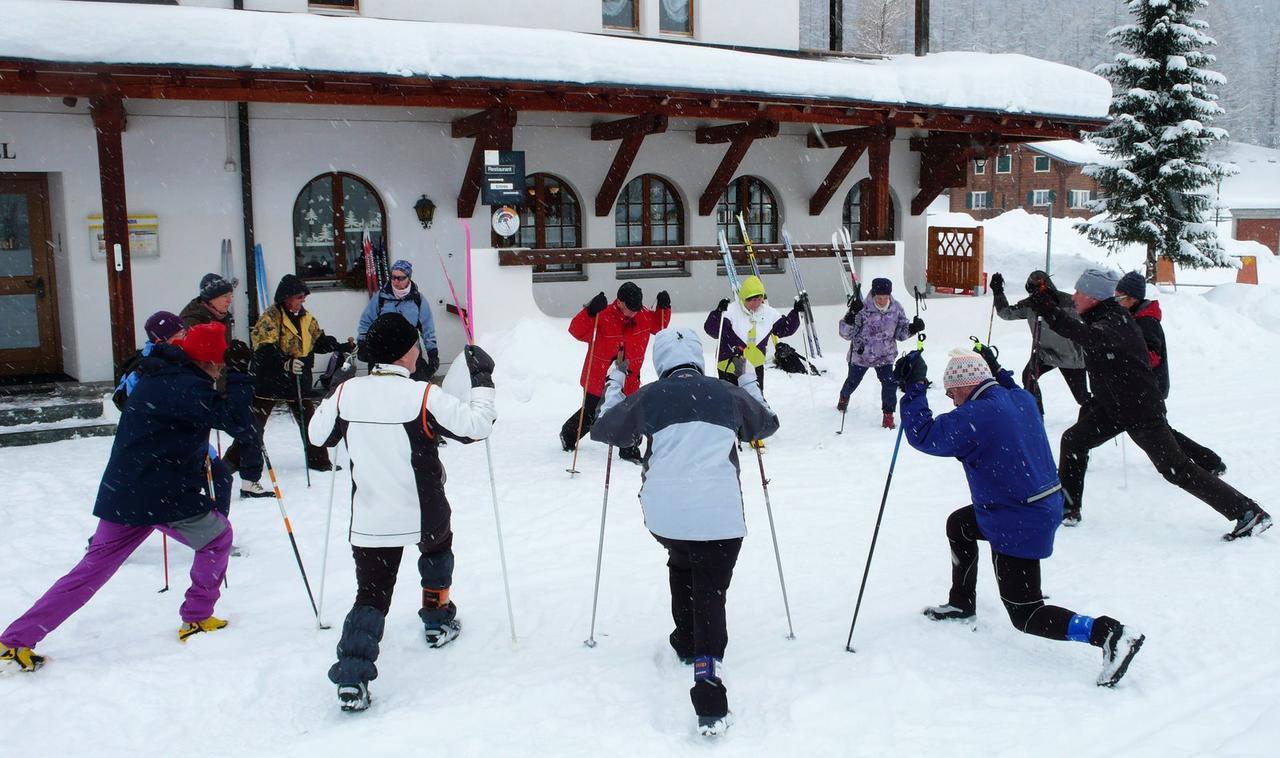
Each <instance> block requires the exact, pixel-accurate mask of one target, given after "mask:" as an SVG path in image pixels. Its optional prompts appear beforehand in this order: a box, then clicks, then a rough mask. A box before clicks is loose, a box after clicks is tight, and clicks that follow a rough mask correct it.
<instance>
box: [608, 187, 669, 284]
mask: <svg viewBox="0 0 1280 758" xmlns="http://www.w3.org/2000/svg"><path fill="white" fill-rule="evenodd" d="M613 228H614V238H615V241H616V243H617V246H618V247H654V246H663V245H683V244H684V207H683V206H682V205H681V203H680V196H679V195H678V194H676V190H675V188H674V187H672V186H671V184H670V183H669V182H667V180H665V179H663V178H662V177H660V176H654V175H653V174H645V175H643V176H637V177H636V178H635V179H632V180H631V181H630V182H627V186H626V187H624V188H623V189H622V193H621V194H620V195H618V203H617V205H616V206H614V210H613ZM637 269H639V270H669V271H683V270H684V261H654V260H644V261H628V262H626V263H619V264H618V270H619V271H630V270H637Z"/></svg>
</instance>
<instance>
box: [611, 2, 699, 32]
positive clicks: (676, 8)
mask: <svg viewBox="0 0 1280 758" xmlns="http://www.w3.org/2000/svg"><path fill="white" fill-rule="evenodd" d="M605 5H606V6H608V5H609V2H608V0H605ZM662 13H663V15H664V16H666V17H667V18H668V19H670V20H671V22H673V23H674V24H676V25H678V26H681V27H686V26H688V24H689V0H662Z"/></svg>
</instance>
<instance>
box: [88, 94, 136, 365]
mask: <svg viewBox="0 0 1280 758" xmlns="http://www.w3.org/2000/svg"><path fill="white" fill-rule="evenodd" d="M89 113H90V115H91V116H92V117H93V128H94V131H95V132H96V134H97V138H98V177H99V180H100V182H101V185H102V233H103V237H104V239H105V242H106V253H107V260H106V265H107V301H108V307H109V310H110V314H111V358H112V361H113V364H114V371H115V375H116V377H117V378H119V376H120V368H121V366H123V365H124V362H125V361H126V360H128V359H129V358H130V357H131V356H132V355H133V354H134V352H135V351H136V350H137V343H136V341H135V339H134V320H133V279H132V267H131V265H130V262H129V210H128V203H127V202H126V200H125V182H124V145H123V142H122V140H121V137H120V135H121V134H122V133H123V132H124V130H125V112H124V102H123V101H122V100H121V99H120V98H119V97H95V98H93V99H92V100H91V101H90V103H89ZM117 246H119V250H120V252H119V254H118V255H117V253H116V247H117Z"/></svg>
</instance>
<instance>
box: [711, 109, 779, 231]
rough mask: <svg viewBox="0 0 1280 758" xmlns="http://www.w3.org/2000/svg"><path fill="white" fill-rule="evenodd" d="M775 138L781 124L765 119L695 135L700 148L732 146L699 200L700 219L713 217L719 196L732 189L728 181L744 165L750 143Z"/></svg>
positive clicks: (713, 127) (714, 128) (715, 127)
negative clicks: (728, 188) (722, 144)
mask: <svg viewBox="0 0 1280 758" xmlns="http://www.w3.org/2000/svg"><path fill="white" fill-rule="evenodd" d="M776 136H778V122H777V121H768V120H764V119H760V120H757V121H748V122H746V123H741V124H727V125H725V126H712V127H699V129H698V131H697V133H696V139H697V141H698V143H699V144H704V145H705V144H715V143H718V142H726V141H727V142H729V143H730V144H729V149H728V150H726V151H725V153H724V157H723V158H721V159H720V165H719V166H717V167H716V170H715V173H713V174H712V175H711V179H710V181H708V182H707V188H706V189H704V190H703V191H702V196H701V197H700V198H698V215H699V216H710V215H711V212H712V211H714V210H715V209H716V203H718V202H720V193H722V192H724V188H725V187H727V186H729V180H730V179H732V178H733V175H734V173H736V172H737V170H738V166H739V165H741V164H742V159H743V158H745V157H746V155H747V150H750V149H751V143H752V142H755V141H756V140H757V139H761V138H768V137H776Z"/></svg>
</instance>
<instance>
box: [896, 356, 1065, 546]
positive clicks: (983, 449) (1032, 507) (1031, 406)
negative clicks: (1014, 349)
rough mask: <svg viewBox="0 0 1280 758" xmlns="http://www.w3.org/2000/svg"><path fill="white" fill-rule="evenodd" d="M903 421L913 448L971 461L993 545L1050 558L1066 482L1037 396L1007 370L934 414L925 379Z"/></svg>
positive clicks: (980, 512) (974, 490)
mask: <svg viewBox="0 0 1280 758" xmlns="http://www.w3.org/2000/svg"><path fill="white" fill-rule="evenodd" d="M902 428H903V432H904V433H905V434H906V437H907V442H908V443H910V445H911V446H912V447H914V448H915V449H916V450H919V451H921V452H923V453H928V454H929V455H937V456H944V457H953V458H957V459H959V460H960V463H961V464H963V465H964V473H965V476H966V477H967V478H968V480H969V495H970V497H971V498H972V499H973V507H974V511H975V512H976V515H977V520H978V528H979V529H981V530H982V535H983V536H984V537H986V538H987V540H988V541H989V542H990V543H991V549H992V550H993V551H995V552H997V553H1000V554H1002V555H1011V556H1013V557H1015V558H1033V559H1040V558H1048V557H1049V556H1050V555H1051V554H1052V553H1053V534H1054V532H1055V531H1056V530H1057V528H1058V525H1059V524H1061V523H1062V485H1061V484H1060V483H1059V482H1058V467H1057V466H1056V465H1055V463H1054V459H1053V451H1052V450H1051V449H1050V448H1049V438H1048V437H1047V436H1046V435H1045V431H1044V422H1043V421H1041V419H1040V411H1039V409H1038V408H1037V407H1036V400H1035V398H1034V397H1032V395H1031V393H1030V392H1027V391H1026V390H1024V389H1022V388H1021V387H1019V386H1018V385H1017V384H1016V383H1015V382H1014V381H1013V374H1011V373H1009V372H1008V371H1006V370H1001V371H1000V375H999V377H998V378H997V379H988V380H987V381H985V382H983V383H982V384H979V385H978V386H977V387H975V388H974V390H973V393H972V394H970V395H969V399H968V400H966V401H965V402H964V403H963V404H962V405H961V406H960V407H959V408H956V409H955V410H954V411H951V412H950V413H944V414H942V415H941V416H938V417H937V418H934V416H933V413H932V412H931V411H930V410H929V401H928V400H927V399H926V398H925V386H924V384H913V385H911V386H910V387H908V388H907V391H906V394H905V395H903V398H902Z"/></svg>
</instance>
